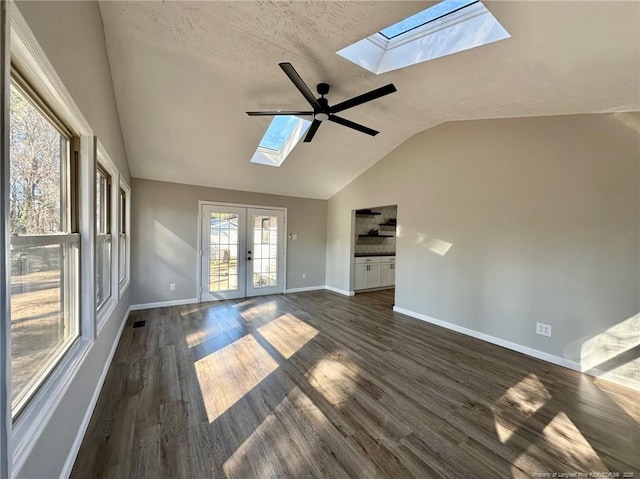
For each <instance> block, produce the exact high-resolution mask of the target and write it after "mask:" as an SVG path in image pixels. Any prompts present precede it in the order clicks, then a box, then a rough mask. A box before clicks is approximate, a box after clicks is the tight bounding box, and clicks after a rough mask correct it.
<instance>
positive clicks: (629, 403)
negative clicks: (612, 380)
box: [593, 364, 640, 423]
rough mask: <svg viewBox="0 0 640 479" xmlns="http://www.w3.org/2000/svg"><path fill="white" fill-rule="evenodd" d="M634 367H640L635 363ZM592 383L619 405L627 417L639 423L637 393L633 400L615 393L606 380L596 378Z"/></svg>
mask: <svg viewBox="0 0 640 479" xmlns="http://www.w3.org/2000/svg"><path fill="white" fill-rule="evenodd" d="M636 367H637V368H640V364H637V365H636ZM593 384H594V386H596V387H597V388H598V389H599V390H600V391H601V392H602V393H604V394H606V395H607V396H608V397H609V399H611V400H612V401H613V402H615V403H616V404H617V405H618V406H620V408H621V409H622V410H623V411H624V412H626V413H627V414H628V415H629V417H631V418H633V419H634V420H635V421H636V422H637V423H640V401H638V395H636V398H635V400H632V399H630V398H628V397H625V396H624V395H622V394H617V393H616V392H615V391H612V390H611V385H610V384H607V382H606V381H600V379H596V380H595V381H594V382H593ZM614 387H615V386H614Z"/></svg>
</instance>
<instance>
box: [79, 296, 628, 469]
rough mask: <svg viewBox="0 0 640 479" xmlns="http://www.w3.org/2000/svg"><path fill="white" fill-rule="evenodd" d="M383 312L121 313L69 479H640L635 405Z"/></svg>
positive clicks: (207, 306) (363, 302)
mask: <svg viewBox="0 0 640 479" xmlns="http://www.w3.org/2000/svg"><path fill="white" fill-rule="evenodd" d="M392 303H393V291H392V290H388V291H380V292H374V293H367V294H359V295H356V296H355V297H351V298H349V297H344V296H340V295H337V294H334V293H331V292H326V291H317V292H308V293H297V294H288V295H278V296H266V297H259V298H248V299H243V300H229V301H221V302H217V303H204V304H198V305H188V306H177V307H170V308H161V309H154V310H148V311H139V312H134V313H131V316H130V318H129V320H128V324H127V325H126V326H125V330H124V332H123V335H122V338H121V340H120V344H119V346H118V349H117V352H116V355H115V358H114V360H113V363H112V365H111V368H110V370H109V373H108V376H107V379H106V381H105V385H104V388H103V390H102V393H101V395H100V398H99V400H98V404H97V406H96V409H95V412H94V415H93V417H92V419H91V423H90V425H89V428H88V431H87V434H86V436H85V438H84V442H83V444H82V447H81V449H80V453H79V455H78V458H77V460H76V464H75V466H74V469H73V473H72V477H73V478H82V479H86V478H91V477H96V478H98V477H99V478H103V477H105V478H118V479H121V478H128V477H130V478H136V479H138V478H153V479H156V478H196V479H199V478H218V477H220V478H222V477H228V478H241V479H247V478H289V477H291V478H367V479H368V478H374V477H380V478H383V477H389V478H404V477H419V478H430V477H434V478H440V477H455V478H473V477H477V478H502V477H504V478H525V477H526V478H531V477H545V476H544V475H538V474H544V473H550V474H553V473H554V472H556V473H569V472H571V473H589V472H605V471H613V472H616V473H620V474H621V475H620V477H623V476H622V474H623V473H625V472H630V473H634V474H635V477H636V478H638V477H640V461H639V458H640V455H639V454H638V452H639V448H640V426H639V421H640V406H639V404H638V393H637V392H634V391H632V390H629V389H625V388H623V387H620V386H617V385H615V384H612V383H608V382H606V381H598V380H594V379H593V378H591V377H588V376H585V375H581V374H579V373H576V372H574V371H570V370H567V369H564V368H561V367H558V366H554V365H552V364H548V363H545V362H542V361H538V360H536V359H533V358H530V357H527V356H524V355H521V354H519V353H515V352H513V351H509V350H507V349H503V348H500V347H497V346H493V345H490V344H487V343H484V342H482V341H479V340H476V339H473V338H469V337H467V336H464V335H461V334H458V333H454V332H452V331H449V330H445V329H442V328H439V327H436V326H433V325H430V324H427V323H424V322H421V321H418V320H415V319H412V318H409V317H407V316H403V315H401V314H397V313H393V312H392V310H391V305H392ZM137 320H146V326H145V327H143V328H136V329H134V328H132V323H133V321H137ZM546 477H553V476H551V475H549V476H546ZM558 477H563V476H561V475H559V476H558ZM564 477H571V476H564ZM573 477H577V476H573ZM582 477H586V476H582ZM601 477H602V476H601ZM609 477H612V476H609ZM613 477H615V476H613ZM627 477H629V476H627Z"/></svg>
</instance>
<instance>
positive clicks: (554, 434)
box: [512, 412, 609, 473]
mask: <svg viewBox="0 0 640 479" xmlns="http://www.w3.org/2000/svg"><path fill="white" fill-rule="evenodd" d="M531 457H535V458H551V460H552V461H553V463H554V464H559V465H560V466H562V470H565V471H608V470H609V468H608V467H607V466H606V465H605V464H604V463H603V462H602V460H601V459H600V457H599V456H598V454H597V453H596V451H594V449H593V448H592V447H591V444H589V442H588V441H587V440H586V439H585V437H584V436H583V435H582V433H581V432H580V430H579V429H578V428H577V427H576V426H575V424H573V422H572V421H571V419H569V417H568V416H567V415H566V414H565V413H564V412H559V413H558V414H557V415H556V416H555V417H554V418H553V419H552V420H551V421H550V422H549V424H547V426H546V427H545V428H544V429H543V430H542V433H541V435H540V436H539V439H538V440H537V441H535V442H533V443H532V444H531V445H530V446H529V447H528V448H527V449H526V451H524V452H523V453H522V454H521V455H520V456H519V457H518V458H517V459H516V460H515V461H514V463H513V465H512V469H514V468H517V469H522V470H524V471H527V469H528V468H527V464H529V463H530V458H531ZM548 461H549V460H546V461H545V460H544V459H542V462H543V463H547V462H548ZM560 466H558V467H560ZM514 470H515V469H514ZM528 472H552V473H553V472H557V470H555V471H554V470H552V471H528Z"/></svg>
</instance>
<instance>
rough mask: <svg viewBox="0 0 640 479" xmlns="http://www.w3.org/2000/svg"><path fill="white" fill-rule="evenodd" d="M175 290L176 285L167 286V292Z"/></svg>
mask: <svg viewBox="0 0 640 479" xmlns="http://www.w3.org/2000/svg"><path fill="white" fill-rule="evenodd" d="M175 290H176V283H171V284H170V285H169V291H175Z"/></svg>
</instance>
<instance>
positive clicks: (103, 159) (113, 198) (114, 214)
mask: <svg viewBox="0 0 640 479" xmlns="http://www.w3.org/2000/svg"><path fill="white" fill-rule="evenodd" d="M96 143H97V148H96V151H97V153H96V165H100V167H101V168H102V169H103V170H104V171H106V172H107V173H108V174H109V176H110V177H111V186H110V191H109V195H110V205H109V207H110V208H111V217H110V218H109V222H110V225H109V226H110V231H111V265H110V266H111V294H110V295H109V298H108V299H107V300H106V301H105V302H104V303H103V304H102V306H101V307H100V309H98V311H97V315H96V331H97V335H100V331H102V328H103V327H104V325H105V323H106V322H107V319H108V318H110V317H111V314H112V313H113V311H114V309H115V308H116V305H117V304H118V299H119V297H118V298H116V291H118V263H117V259H118V241H117V236H116V235H115V234H114V232H115V231H117V230H118V227H119V224H118V196H119V195H118V192H119V191H118V184H119V183H118V178H119V175H118V169H117V168H116V166H115V164H114V163H113V160H111V157H110V156H109V153H107V150H106V149H105V147H104V146H103V145H102V143H100V140H96ZM93 182H94V184H95V179H94V180H93ZM93 221H94V223H95V217H94V220H93ZM94 243H95V241H94ZM94 283H95V279H94Z"/></svg>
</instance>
